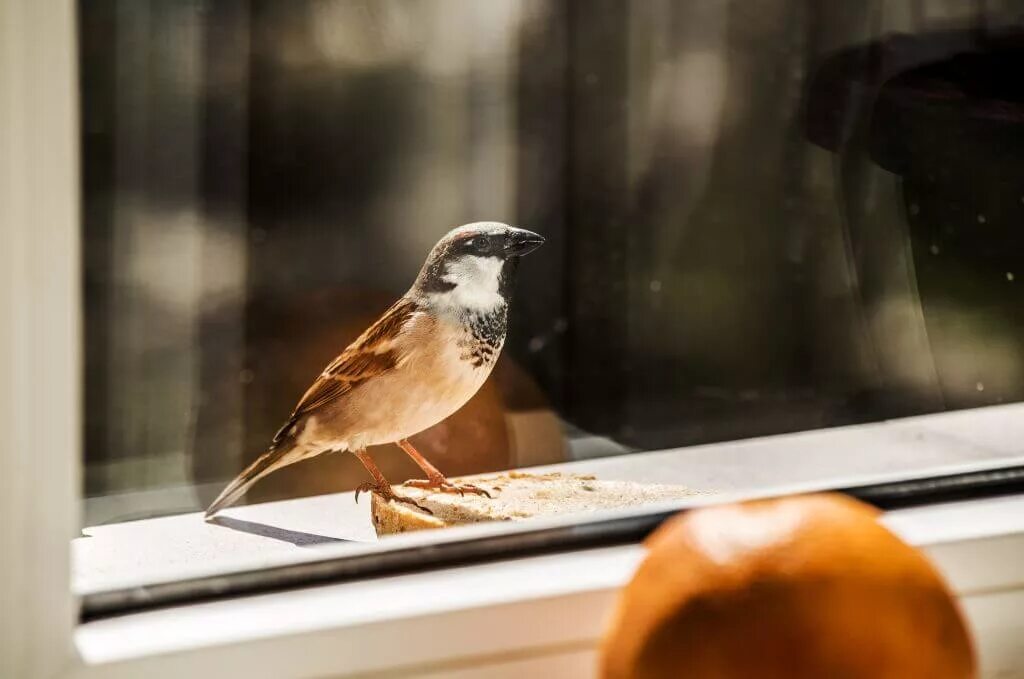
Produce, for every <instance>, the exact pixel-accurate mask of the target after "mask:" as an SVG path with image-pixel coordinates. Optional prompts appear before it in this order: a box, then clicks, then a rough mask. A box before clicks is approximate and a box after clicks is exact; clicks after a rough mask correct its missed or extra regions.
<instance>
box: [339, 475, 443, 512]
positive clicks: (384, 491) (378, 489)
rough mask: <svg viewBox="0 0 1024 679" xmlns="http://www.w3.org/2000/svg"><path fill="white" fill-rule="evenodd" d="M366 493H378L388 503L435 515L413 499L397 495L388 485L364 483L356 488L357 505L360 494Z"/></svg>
mask: <svg viewBox="0 0 1024 679" xmlns="http://www.w3.org/2000/svg"><path fill="white" fill-rule="evenodd" d="M366 492H373V493H376V494H377V495H379V496H381V497H382V498H384V499H385V500H387V501H388V502H400V503H402V504H407V505H412V506H413V507H415V508H416V509H418V510H420V511H421V512H426V513H427V514H430V515H431V516H433V514H434V512H432V511H430V510H429V509H427V508H426V507H424V506H423V505H421V504H420V503H418V502H416V501H415V500H413V499H412V498H411V497H402V496H401V495H399V494H398V493H396V492H395V491H394V490H392V488H391V486H387V485H385V486H378V485H377V484H375V483H362V484H360V485H359V487H358V488H356V504H358V503H359V494H360V493H366Z"/></svg>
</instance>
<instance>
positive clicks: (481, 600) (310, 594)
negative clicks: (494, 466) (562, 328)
mask: <svg viewBox="0 0 1024 679" xmlns="http://www.w3.org/2000/svg"><path fill="white" fill-rule="evenodd" d="M885 521H886V523H887V524H888V525H889V526H890V527H891V528H893V529H894V530H895V531H896V532H897V533H899V534H900V535H901V536H903V537H904V539H906V540H908V541H909V542H911V543H912V544H915V545H918V546H921V547H923V548H925V550H926V551H927V552H928V553H929V554H930V555H931V557H932V558H933V560H934V561H935V562H936V563H937V564H938V566H939V567H940V569H941V570H943V571H944V573H945V574H946V576H947V578H948V579H949V581H950V583H951V584H952V586H953V587H954V589H955V591H956V592H957V594H958V595H959V596H960V597H961V600H962V602H963V605H964V607H965V610H966V611H967V613H968V617H969V618H970V620H971V622H972V625H973V627H974V629H975V633H976V636H977V639H978V641H979V646H980V650H981V656H982V660H983V664H984V666H985V667H986V671H985V673H984V676H1018V675H1017V674H997V672H1006V671H1013V670H1015V669H1024V657H1022V656H1021V655H1020V654H1021V653H1022V651H1021V649H1019V648H1017V644H1016V639H1019V638H1020V633H1021V630H1020V625H1021V624H1022V623H1021V622H1020V620H1019V616H1016V612H1017V611H1018V610H1020V606H1021V605H1022V604H1024V574H1022V573H1021V572H1020V569H1019V564H1020V563H1021V562H1022V558H1024V496H1012V497H1006V498H998V499H986V500H976V501H970V502H963V503H956V504H948V505H933V506H929V507H923V508H917V509H908V510H899V511H894V512H890V513H888V514H887V515H886V516H885ZM642 554H643V552H642V548H641V547H640V546H638V545H633V546H625V547H614V548H605V549H597V550H589V551H582V552H572V553H566V554H558V555H552V556H544V557H536V558H529V559H514V560H508V561H503V562H498V563H490V564H484V565H477V566H469V567H463V568H452V569H445V570H440V571H434V572H428V573H419V574H413V575H404V576H398V577H388V578H379V579H373V580H367V581H362V582H351V583H344V584H337V585H327V586H321V587H312V588H307V589H301V590H296V591H289V592H280V593H273V594H263V595H258V596H251V597H242V598H237V599H233V600H227V601H217V602H212V603H205V604H196V605H191V606H182V607H176V608H167V609H161V610H154V611H148V612H144V613H139V614H134V615H127V616H122V617H117V618H111V619H106V620H99V621H96V622H91V623H87V624H84V625H82V626H80V627H79V629H78V631H77V633H76V642H77V647H78V649H79V652H80V654H81V657H82V659H83V660H84V665H83V667H82V669H81V673H80V676H82V677H94V676H95V677H99V676H103V677H105V678H107V677H122V676H123V677H136V676H147V677H148V679H159V678H161V677H180V676H187V675H188V673H189V672H190V671H191V672H192V673H195V672H196V670H197V668H207V669H209V668H213V667H217V668H230V671H231V672H232V673H233V675H237V676H274V677H299V676H353V675H363V674H365V673H375V672H385V671H390V672H401V671H402V670H403V669H405V670H409V671H411V670H412V669H413V668H415V670H416V672H419V673H422V676H434V674H432V673H436V675H437V676H461V675H460V674H459V672H460V670H461V671H465V672H467V674H466V675H465V676H479V674H474V672H473V669H474V668H475V670H476V672H480V673H481V674H484V675H486V676H499V677H500V676H520V672H521V671H522V670H523V669H524V668H525V667H536V668H544V669H545V671H544V672H542V674H541V675H540V676H554V675H552V674H549V673H548V671H551V670H552V668H559V670H558V671H559V676H592V668H593V662H594V659H595V657H596V648H597V644H598V642H599V639H600V635H601V632H602V630H603V626H604V622H605V620H606V617H607V615H608V612H609V610H610V607H611V606H612V604H613V601H614V596H615V594H616V592H617V590H618V589H619V588H620V587H621V586H622V585H623V584H624V583H625V582H626V581H627V580H628V579H629V577H630V576H631V574H632V572H633V569H634V568H635V566H636V564H637V563H638V561H639V559H640V558H641V557H642ZM1014 625H1016V626H1017V627H1016V628H1014ZM399 649H400V650H399ZM484 668H489V669H487V671H486V672H482V670H483V669H484ZM502 672H504V674H503V673H502ZM418 676H419V675H418Z"/></svg>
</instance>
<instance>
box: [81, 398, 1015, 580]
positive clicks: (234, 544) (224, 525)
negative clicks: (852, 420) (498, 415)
mask: <svg viewBox="0 0 1024 679" xmlns="http://www.w3.org/2000/svg"><path fill="white" fill-rule="evenodd" d="M1022 441H1024V405H1020V404H1015V405H1009V406H1000V407H994V408H985V409H981V410H967V411H958V412H952V413H942V414H938V415H928V416H922V417H914V418H906V419H901V420H892V421H888V422H880V423H873V424H866V425H860V426H853V427H841V428H834V429H825V430H818V431H810V432H803V433H798V434H786V435H780V436H772V437H765V438H760V439H751V440H746V441H737V442H729V443H719V444H712V445H704V446H695V447H692V448H681V449H675V450H669V451H661V452H651V453H632V454H629V455H623V456H617V457H610V458H604V459H592V460H585V461H579V462H571V463H565V464H559V465H551V466H546V467H538V468H535V469H534V471H555V470H557V471H562V472H573V473H584V474H594V475H596V476H597V477H598V478H601V479H616V480H625V481H637V482H650V483H668V484H680V485H685V486H687V487H689V488H691V489H693V490H695V491H700V492H704V493H714V494H721V495H748V494H755V493H757V494H764V493H775V492H787V491H792V490H803V489H815V488H823V487H835V486H837V485H839V486H848V485H855V484H860V483H871V482H878V481H886V480H890V479H897V478H903V477H906V476H922V475H934V474H939V473H951V472H955V471H961V470H966V469H975V468H979V467H990V466H1003V465H1007V464H1011V463H1013V462H1019V461H1020V460H1021V459H1022V457H1024V445H1022V444H1021V443H1020V442H1022ZM485 530H486V529H485ZM446 532H447V533H450V532H451V531H446ZM83 533H84V534H85V535H87V536H89V537H82V538H79V539H76V540H75V541H74V546H73V550H74V551H73V555H74V560H73V563H74V576H73V589H74V591H75V592H76V593H77V594H90V593H94V592H101V591H105V590H110V589H122V588H126V587H133V586H139V585H144V584H150V583H157V582H170V581H175V580H181V579H186V578H196V577H203V576H208V575H220V574H227V573H231V572H235V571H240V570H252V569H258V568H265V567H269V566H275V565H282V564H294V563H301V562H306V561H315V560H319V559H325V558H332V557H337V556H343V555H344V554H345V553H353V552H355V551H359V552H365V551H366V550H368V549H371V550H372V549H376V548H378V547H375V545H378V546H379V548H381V549H383V548H385V547H387V546H396V545H398V544H405V543H410V544H416V543H422V542H423V541H430V540H436V539H438V538H437V534H436V533H433V534H420V535H417V536H401V538H397V537H396V538H388V539H387V540H383V541H378V540H377V538H376V535H375V534H374V531H373V528H372V526H371V524H370V518H369V502H368V501H365V500H364V501H363V502H362V503H361V504H358V505H357V504H356V503H355V502H354V500H353V497H352V493H338V494H334V495H324V496H319V497H312V498H303V499H299V500H288V501H282V502H272V503H265V504H259V505H251V506H245V507H237V508H231V509H229V510H227V511H225V512H223V513H222V514H221V516H220V517H219V523H206V522H204V521H203V520H202V516H201V514H199V513H190V514H182V515H177V516H169V517H161V518H156V519H146V520H141V521H131V522H125V523H120V524H109V525H104V526H96V527H91V528H86V529H85V530H84V531H83Z"/></svg>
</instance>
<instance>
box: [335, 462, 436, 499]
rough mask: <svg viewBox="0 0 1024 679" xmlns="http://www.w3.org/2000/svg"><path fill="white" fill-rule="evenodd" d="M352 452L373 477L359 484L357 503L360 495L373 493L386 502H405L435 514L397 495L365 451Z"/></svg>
mask: <svg viewBox="0 0 1024 679" xmlns="http://www.w3.org/2000/svg"><path fill="white" fill-rule="evenodd" d="M352 452H353V453H354V454H355V456H356V457H358V458H359V461H360V462H362V463H363V466H364V467H366V471H368V472H370V476H372V477H373V481H372V482H367V483H361V484H359V487H358V488H356V503H358V502H359V493H362V492H366V491H372V492H374V493H377V495H380V496H381V497H382V498H384V499H385V500H389V501H392V502H404V503H405V504H408V505H412V506H413V507H415V508H416V509H419V510H421V511H424V512H426V513H427V514H433V513H434V512H432V511H430V510H429V509H427V508H426V507H424V506H423V505H421V504H419V503H417V502H416V501H415V500H413V499H412V498H408V497H402V496H401V495H399V494H398V493H396V492H395V491H394V490H393V489H392V488H391V484H390V483H388V480H387V479H386V478H384V474H383V473H382V472H381V471H380V469H378V468H377V465H376V464H375V463H374V461H373V458H372V457H370V456H369V454H368V453H367V452H366V451H365V450H354V451H352Z"/></svg>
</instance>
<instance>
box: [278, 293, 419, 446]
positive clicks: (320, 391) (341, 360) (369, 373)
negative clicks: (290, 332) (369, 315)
mask: <svg viewBox="0 0 1024 679" xmlns="http://www.w3.org/2000/svg"><path fill="white" fill-rule="evenodd" d="M418 313H420V311H419V307H418V306H417V305H416V303H415V302H412V301H410V300H408V299H405V298H404V297H403V298H402V299H400V300H398V301H397V302H395V303H394V304H393V305H392V306H391V307H390V308H389V309H388V310H387V311H385V312H384V315H382V316H381V317H380V318H379V319H378V320H377V322H376V323H374V324H373V325H371V326H370V327H369V328H367V330H366V332H364V333H363V334H362V335H360V336H359V337H358V338H357V339H356V341H355V342H353V343H352V344H350V345H349V346H348V347H347V348H346V349H345V350H344V351H343V352H341V354H340V355H339V356H338V357H337V358H335V359H334V360H333V361H331V363H330V364H329V365H328V366H327V367H326V368H324V371H323V372H322V373H321V374H320V376H319V377H317V379H316V381H315V382H314V383H313V385H312V386H311V387H310V388H309V389H308V390H307V391H306V393H305V394H304V395H303V397H302V399H300V400H299V404H298V405H297V406H295V411H294V412H292V415H291V417H289V418H288V422H287V423H285V425H284V426H283V427H281V429H280V430H278V432H277V434H276V435H275V436H274V444H275V445H276V444H278V443H280V442H281V440H282V439H284V438H285V436H287V435H288V433H289V431H290V429H291V428H292V426H294V425H295V423H296V422H298V420H299V419H300V418H302V417H303V416H305V415H308V414H309V413H311V412H314V411H316V410H318V409H319V408H322V407H323V406H325V405H327V404H328V403H332V402H334V401H336V400H337V399H339V398H341V397H342V396H344V395H345V394H347V393H349V392H350V391H352V389H354V388H355V387H357V386H359V385H360V384H361V383H363V382H365V381H366V380H369V379H371V378H373V377H377V376H379V375H382V374H384V373H386V372H388V371H390V370H393V369H394V368H396V367H397V366H398V365H400V364H401V363H402V361H403V360H404V359H405V351H404V347H400V346H399V343H398V342H397V341H396V340H397V339H398V336H399V333H400V332H401V331H402V328H404V327H405V326H406V324H408V323H409V322H410V321H411V320H412V319H413V318H414V317H415V316H416V315H417V314H418Z"/></svg>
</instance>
